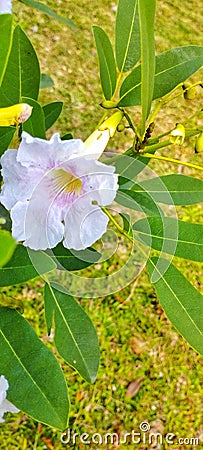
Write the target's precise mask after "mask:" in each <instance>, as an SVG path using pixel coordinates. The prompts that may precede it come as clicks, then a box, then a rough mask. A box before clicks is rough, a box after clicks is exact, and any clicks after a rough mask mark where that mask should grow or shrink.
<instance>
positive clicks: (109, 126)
mask: <svg viewBox="0 0 203 450" xmlns="http://www.w3.org/2000/svg"><path fill="white" fill-rule="evenodd" d="M122 118H123V112H122V111H120V110H119V111H116V112H115V113H114V114H112V116H110V117H109V118H108V119H106V120H105V121H104V122H103V123H102V124H101V125H100V126H99V127H98V130H100V131H104V130H109V135H110V137H112V136H113V135H114V133H115V131H116V128H117V126H118V124H119V123H120V121H121V120H122Z"/></svg>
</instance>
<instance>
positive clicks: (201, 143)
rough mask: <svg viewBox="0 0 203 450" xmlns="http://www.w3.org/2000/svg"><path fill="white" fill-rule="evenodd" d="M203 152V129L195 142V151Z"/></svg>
mask: <svg viewBox="0 0 203 450" xmlns="http://www.w3.org/2000/svg"><path fill="white" fill-rule="evenodd" d="M201 152H203V131H202V132H201V133H200V134H199V135H198V136H197V139H196V142H195V153H201Z"/></svg>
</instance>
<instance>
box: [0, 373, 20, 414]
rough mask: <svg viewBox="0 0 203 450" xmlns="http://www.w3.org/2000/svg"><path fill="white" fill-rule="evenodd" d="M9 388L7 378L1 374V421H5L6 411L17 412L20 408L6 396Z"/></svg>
mask: <svg viewBox="0 0 203 450" xmlns="http://www.w3.org/2000/svg"><path fill="white" fill-rule="evenodd" d="M8 388H9V384H8V381H7V380H6V378H5V377H4V376H3V375H1V376H0V423H2V422H4V419H3V415H4V414H5V413H6V412H12V413H17V412H19V409H17V408H16V407H15V406H14V405H13V404H12V403H11V402H9V401H8V400H7V398H6V391H7V390H8Z"/></svg>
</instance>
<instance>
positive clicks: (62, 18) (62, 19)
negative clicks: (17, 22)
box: [19, 0, 76, 28]
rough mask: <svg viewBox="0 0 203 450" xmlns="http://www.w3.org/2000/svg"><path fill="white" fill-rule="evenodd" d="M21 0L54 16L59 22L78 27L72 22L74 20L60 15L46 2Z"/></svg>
mask: <svg viewBox="0 0 203 450" xmlns="http://www.w3.org/2000/svg"><path fill="white" fill-rule="evenodd" d="M19 1H20V2H21V3H24V4H25V5H27V6H31V7H32V8H35V9H37V10H38V11H41V12H43V13H44V14H47V15H48V16H50V17H53V19H56V20H59V22H62V23H65V24H66V25H69V26H70V27H72V28H76V25H75V24H74V23H73V22H72V20H70V19H66V18H65V17H61V16H58V14H56V13H55V12H54V11H52V9H51V8H49V6H47V5H44V3H41V2H36V1H34V0H19Z"/></svg>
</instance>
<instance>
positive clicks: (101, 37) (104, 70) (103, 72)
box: [93, 26, 116, 100]
mask: <svg viewBox="0 0 203 450" xmlns="http://www.w3.org/2000/svg"><path fill="white" fill-rule="evenodd" d="M93 32H94V38H95V42H96V46H97V53H98V58H99V67H100V79H101V85H102V90H103V93H104V97H105V98H106V100H110V99H111V97H112V96H113V94H114V91H115V88H116V63H115V58H114V53H113V49H112V45H111V42H110V40H109V38H108V36H107V34H106V33H105V31H104V30H102V28H100V27H98V26H94V27H93Z"/></svg>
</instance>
